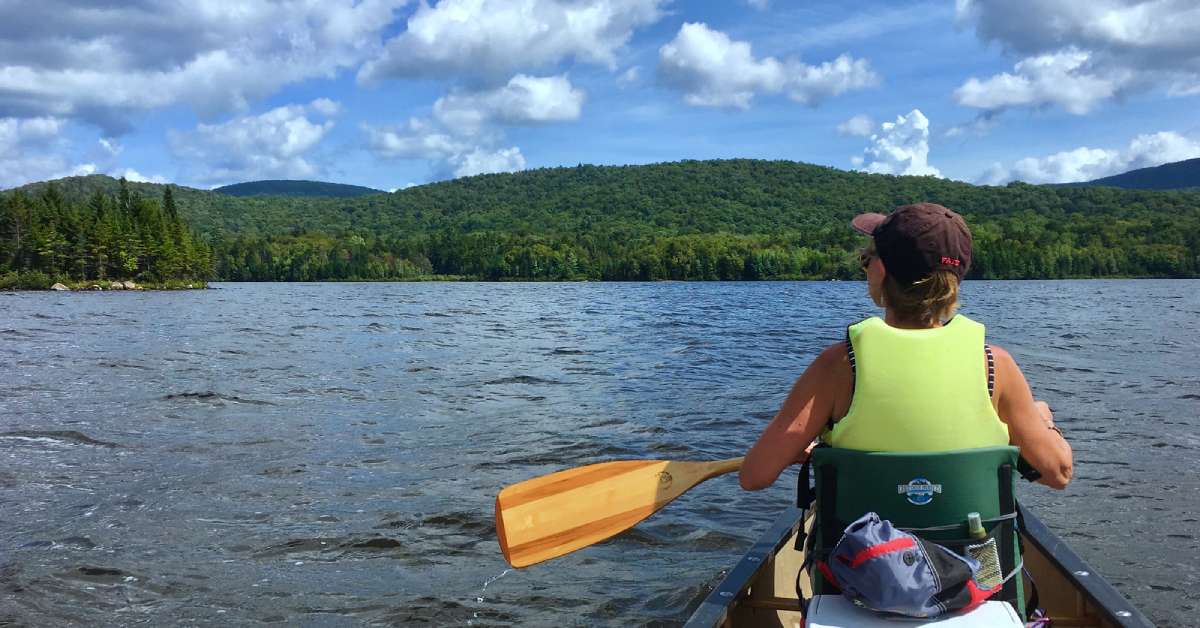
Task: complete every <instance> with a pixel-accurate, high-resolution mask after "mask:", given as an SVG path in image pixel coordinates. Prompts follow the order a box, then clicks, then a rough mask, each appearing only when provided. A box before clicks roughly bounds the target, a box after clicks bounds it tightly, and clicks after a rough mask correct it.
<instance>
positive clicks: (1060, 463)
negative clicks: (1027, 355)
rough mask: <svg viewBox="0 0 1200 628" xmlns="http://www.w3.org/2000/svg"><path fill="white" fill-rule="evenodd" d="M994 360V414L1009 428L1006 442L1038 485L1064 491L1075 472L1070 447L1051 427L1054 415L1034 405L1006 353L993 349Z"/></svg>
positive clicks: (1018, 370) (1047, 408) (1042, 405)
mask: <svg viewBox="0 0 1200 628" xmlns="http://www.w3.org/2000/svg"><path fill="white" fill-rule="evenodd" d="M992 354H993V355H994V356H995V358H996V411H997V413H998V414H999V415H1000V420H1002V421H1004V422H1005V423H1006V424H1007V425H1008V436H1009V440H1010V442H1011V443H1012V444H1013V445H1016V446H1017V447H1019V448H1020V449H1021V456H1022V457H1023V458H1025V460H1027V461H1028V462H1029V464H1030V465H1032V466H1033V468H1034V469H1037V470H1038V472H1039V473H1041V474H1042V477H1041V479H1040V480H1038V482H1040V483H1042V484H1045V485H1046V486H1049V487H1052V488H1057V489H1063V488H1066V486H1067V483H1069V482H1070V481H1071V474H1072V473H1073V472H1074V466H1073V464H1074V463H1073V461H1072V453H1071V446H1070V445H1069V444H1067V441H1066V439H1064V438H1063V437H1062V434H1060V433H1059V432H1058V430H1056V429H1053V427H1054V415H1053V414H1052V413H1051V412H1050V406H1048V405H1046V403H1045V402H1044V401H1034V399H1033V392H1031V391H1030V390H1029V382H1027V381H1025V375H1024V374H1023V373H1021V368H1020V367H1018V366H1017V363H1016V361H1015V360H1013V358H1012V356H1011V355H1009V353H1008V352H1007V351H1005V350H1004V349H1001V348H1000V347H997V346H996V345H992Z"/></svg>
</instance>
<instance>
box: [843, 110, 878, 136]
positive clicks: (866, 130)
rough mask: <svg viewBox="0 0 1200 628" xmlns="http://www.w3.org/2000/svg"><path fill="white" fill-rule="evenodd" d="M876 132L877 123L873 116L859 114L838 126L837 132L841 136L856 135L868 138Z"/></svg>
mask: <svg viewBox="0 0 1200 628" xmlns="http://www.w3.org/2000/svg"><path fill="white" fill-rule="evenodd" d="M874 130H875V121H874V120H872V119H871V116H868V115H866V114H859V115H857V116H854V117H853V118H850V119H849V120H846V121H845V122H842V123H841V124H839V125H837V132H838V133H839V134H841V135H856V136H858V137H867V136H869V135H871V132H872V131H874Z"/></svg>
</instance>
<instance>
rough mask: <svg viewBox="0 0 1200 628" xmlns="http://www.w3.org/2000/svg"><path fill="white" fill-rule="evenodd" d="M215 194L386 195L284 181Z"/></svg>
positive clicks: (348, 187)
mask: <svg viewBox="0 0 1200 628" xmlns="http://www.w3.org/2000/svg"><path fill="white" fill-rule="evenodd" d="M213 192H216V193H218V194H228V195H230V196H292V197H305V196H321V197H328V198H353V197H355V196H366V195H368V194H385V192H384V191H383V190H376V189H374V188H368V187H363V186H361V185H347V184H345V183H328V182H325V181H297V180H283V179H273V180H267V181H247V182H245V183H234V184H233V185H226V186H222V187H219V188H214V189H213Z"/></svg>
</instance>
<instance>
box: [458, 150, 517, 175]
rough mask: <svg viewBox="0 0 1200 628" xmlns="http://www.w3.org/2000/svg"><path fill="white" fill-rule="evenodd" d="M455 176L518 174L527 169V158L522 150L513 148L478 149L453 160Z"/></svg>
mask: <svg viewBox="0 0 1200 628" xmlns="http://www.w3.org/2000/svg"><path fill="white" fill-rule="evenodd" d="M450 164H451V165H452V166H453V167H454V176H456V177H470V176H473V175H477V174H487V173H491V172H516V171H518V170H524V169H525V157H524V156H523V155H521V149H519V148H517V147H515V146H513V147H510V148H501V149H499V150H486V149H482V148H476V149H475V150H472V151H471V152H469V153H465V154H462V155H457V156H455V157H454V158H452V159H451V161H450Z"/></svg>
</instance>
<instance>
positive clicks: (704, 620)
mask: <svg viewBox="0 0 1200 628" xmlns="http://www.w3.org/2000/svg"><path fill="white" fill-rule="evenodd" d="M1017 507H1018V508H1019V509H1020V510H1021V514H1022V517H1023V518H1024V524H1025V525H1024V527H1023V528H1022V529H1021V533H1022V538H1023V539H1024V540H1025V541H1027V542H1029V543H1032V544H1033V545H1034V546H1036V547H1037V549H1038V550H1039V551H1040V552H1041V553H1042V554H1043V555H1045V556H1046V557H1047V558H1048V559H1049V561H1050V563H1051V564H1052V565H1053V566H1054V568H1056V569H1058V570H1059V572H1060V573H1061V575H1062V577H1063V578H1064V579H1066V580H1067V581H1069V582H1070V583H1071V584H1072V585H1074V587H1075V589H1076V590H1077V591H1079V592H1081V593H1082V594H1083V595H1084V596H1085V597H1087V598H1088V599H1089V601H1090V602H1091V603H1092V605H1093V606H1094V608H1095V610H1097V611H1099V612H1100V613H1102V614H1103V615H1104V619H1106V620H1107V621H1109V622H1111V623H1112V624H1114V625H1117V626H1121V627H1123V628H1154V624H1153V623H1151V622H1150V620H1149V619H1147V618H1146V616H1145V615H1143V614H1142V612H1141V611H1139V610H1138V609H1137V608H1136V607H1134V606H1133V605H1132V604H1130V603H1129V600H1127V599H1125V596H1123V595H1121V593H1120V592H1119V591H1117V589H1115V588H1114V587H1113V586H1112V584H1110V583H1109V582H1108V581H1107V580H1105V579H1104V577H1103V576H1101V575H1100V574H1098V573H1097V572H1096V571H1095V570H1094V569H1092V568H1091V567H1090V566H1089V565H1088V564H1087V563H1086V562H1084V560H1083V559H1082V558H1080V557H1079V555H1078V554H1076V553H1075V552H1074V550H1072V549H1071V548H1070V547H1069V546H1068V545H1067V544H1066V543H1064V542H1063V541H1062V540H1061V539H1059V538H1058V536H1057V535H1055V534H1054V532H1052V531H1051V530H1050V529H1049V528H1048V527H1046V525H1045V524H1044V523H1042V521H1041V520H1040V519H1038V518H1037V516H1035V515H1034V514H1033V513H1032V512H1030V511H1029V510H1028V509H1026V508H1025V507H1024V506H1022V505H1020V504H1018V505H1017ZM803 512H804V511H802V510H801V509H799V508H796V507H794V506H789V507H788V508H787V509H786V510H784V511H783V512H782V513H780V514H779V516H778V517H776V519H775V521H774V522H773V523H772V524H771V526H770V527H769V528H767V530H766V531H764V532H763V534H762V535H761V536H760V537H759V539H758V541H756V542H755V543H754V545H753V546H751V547H750V550H749V551H747V552H746V554H745V555H744V556H742V558H741V560H739V561H738V563H737V564H736V565H735V566H734V567H733V569H731V570H730V571H729V573H728V574H726V575H725V577H724V578H723V579H722V580H721V582H720V584H718V585H717V587H716V588H714V589H713V590H712V591H711V592H710V593H709V594H708V595H707V596H706V597H705V598H704V601H703V602H701V603H700V606H699V607H697V608H696V610H695V612H693V613H692V616H691V617H690V618H688V621H687V623H686V624H685V628H712V627H716V626H722V625H724V624H725V621H726V619H727V618H728V617H729V612H730V610H731V609H732V608H733V605H734V604H736V603H737V602H738V601H739V600H740V599H741V597H743V596H744V595H745V594H746V591H747V589H748V588H749V587H750V585H751V584H752V583H753V582H754V581H755V580H756V579H757V578H758V576H759V575H760V574H761V573H762V571H763V570H764V569H766V568H768V567H769V566H770V564H771V561H772V560H773V559H774V557H775V554H776V552H778V551H779V549H780V548H781V547H782V546H783V545H784V544H785V543H787V542H788V540H789V539H790V538H791V536H792V533H793V532H795V531H796V528H797V526H799V525H802V520H801V514H802V513H803ZM1080 572H1082V573H1084V574H1087V575H1078V574H1079V573H1080ZM797 610H799V609H797Z"/></svg>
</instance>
